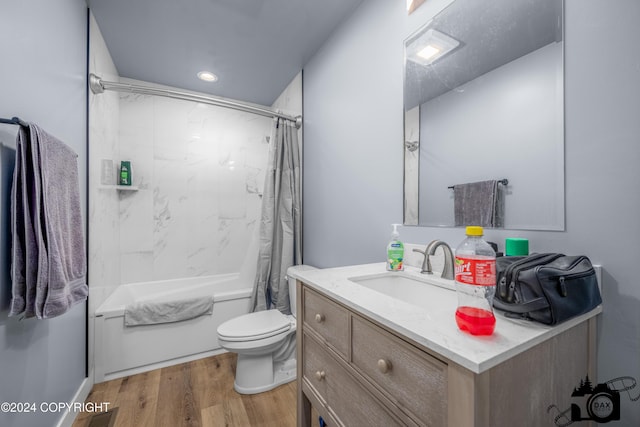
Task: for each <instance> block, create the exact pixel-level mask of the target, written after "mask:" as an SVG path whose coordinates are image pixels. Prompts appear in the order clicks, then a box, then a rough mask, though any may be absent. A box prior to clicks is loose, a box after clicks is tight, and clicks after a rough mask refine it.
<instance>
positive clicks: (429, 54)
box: [416, 45, 440, 59]
mask: <svg viewBox="0 0 640 427" xmlns="http://www.w3.org/2000/svg"><path fill="white" fill-rule="evenodd" d="M439 53H440V49H438V48H437V47H435V46H433V45H428V46H427V47H425V48H424V49H422V50H421V51H420V52H418V53H417V54H416V55H418V56H419V57H420V58H424V59H431V58H433V57H434V56H436V55H437V54H439Z"/></svg>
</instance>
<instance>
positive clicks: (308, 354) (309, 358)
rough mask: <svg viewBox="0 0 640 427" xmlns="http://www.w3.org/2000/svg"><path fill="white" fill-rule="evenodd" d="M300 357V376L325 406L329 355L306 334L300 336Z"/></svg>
mask: <svg viewBox="0 0 640 427" xmlns="http://www.w3.org/2000/svg"><path fill="white" fill-rule="evenodd" d="M298 345H302V357H303V358H304V366H303V373H302V375H303V376H304V378H305V379H306V380H307V382H308V383H309V384H310V385H311V386H312V387H313V388H314V389H315V392H316V394H317V395H318V397H320V399H321V400H322V401H323V402H322V403H324V404H326V401H327V381H326V380H325V378H326V373H327V369H328V367H327V365H328V362H327V359H328V357H329V355H328V354H327V352H326V351H324V349H323V348H322V347H321V345H320V344H318V342H317V341H316V340H314V339H313V338H309V336H308V335H307V334H303V335H302V343H301V344H300V343H299V344H298Z"/></svg>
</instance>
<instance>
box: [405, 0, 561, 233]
mask: <svg viewBox="0 0 640 427" xmlns="http://www.w3.org/2000/svg"><path fill="white" fill-rule="evenodd" d="M562 11H563V2H562V1H561V0H486V1H481V2H480V1H477V0H455V1H454V2H453V3H451V4H450V5H449V6H448V7H447V8H445V9H444V10H443V11H442V12H441V13H440V14H438V15H437V16H436V17H434V18H433V19H432V20H431V21H430V22H429V23H428V24H427V25H426V26H425V27H423V28H421V29H420V30H418V31H417V32H416V33H415V34H413V35H412V36H411V37H409V38H408V39H407V40H406V42H405V82H404V113H405V130H404V131H405V138H404V154H405V165H404V170H405V176H404V184H405V185H404V187H405V188H404V190H405V200H404V214H405V221H404V222H405V224H406V225H420V226H447V227H451V226H456V223H455V218H454V209H459V208H458V207H457V206H456V207H454V191H453V190H452V187H453V186H457V185H463V184H468V183H474V182H478V181H485V180H501V179H507V180H508V182H509V183H508V185H506V186H502V185H499V186H498V187H499V191H501V192H502V193H501V194H500V197H501V198H502V201H503V206H502V208H501V209H503V212H502V213H501V214H503V215H504V218H503V226H504V228H506V229H524V230H563V229H564V87H563V83H564V78H563V30H562V22H563V20H562ZM457 225H468V224H457Z"/></svg>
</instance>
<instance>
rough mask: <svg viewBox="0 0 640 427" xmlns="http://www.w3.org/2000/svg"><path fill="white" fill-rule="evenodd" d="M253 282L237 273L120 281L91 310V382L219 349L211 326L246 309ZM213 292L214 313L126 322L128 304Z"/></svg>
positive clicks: (158, 366) (134, 372)
mask: <svg viewBox="0 0 640 427" xmlns="http://www.w3.org/2000/svg"><path fill="white" fill-rule="evenodd" d="M252 287H253V284H252V283H246V282H245V283H242V282H241V279H240V277H239V275H238V274H224V275H217V276H207V277H194V278H188V279H178V280H164V281H157V282H142V283H132V284H125V285H120V286H118V288H116V290H115V291H114V292H113V293H112V294H111V295H110V296H109V297H108V298H107V299H106V300H105V301H104V303H103V304H102V305H101V306H100V307H98V309H97V310H96V313H95V374H94V375H95V378H94V380H95V382H96V383H99V382H102V381H107V380H111V379H114V378H119V377H123V376H127V375H132V374H137V373H140V372H145V371H149V370H152V369H157V368H161V367H165V366H169V365H173V364H177V363H182V362H188V361H191V360H195V359H199V358H202V357H207V356H212V355H215V354H219V353H223V352H224V350H223V349H222V348H221V347H220V345H219V344H218V338H217V334H216V330H217V329H218V326H219V325H220V324H221V323H223V322H225V321H226V320H228V319H231V318H233V317H236V316H239V315H242V314H245V313H247V312H248V311H249V300H250V297H251V292H252ZM200 295H202V296H207V295H213V301H214V303H213V314H212V315H205V316H200V317H197V318H195V319H191V320H185V321H182V322H175V323H164V324H158V325H144V326H133V327H125V325H124V310H125V307H126V306H127V305H129V304H133V303H136V302H142V301H149V300H162V301H166V300H171V299H174V298H180V299H182V298H188V297H195V296H200Z"/></svg>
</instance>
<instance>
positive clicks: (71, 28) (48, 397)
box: [0, 0, 87, 427]
mask: <svg viewBox="0 0 640 427" xmlns="http://www.w3.org/2000/svg"><path fill="white" fill-rule="evenodd" d="M0 10H1V11H2V12H1V13H0V40H1V41H2V48H0V58H1V61H2V62H1V64H2V66H0V117H5V118H10V117H12V116H19V117H21V118H22V119H24V120H27V121H33V122H35V123H37V124H39V125H40V126H42V127H43V128H44V129H45V130H47V131H48V132H49V133H51V134H52V135H55V136H56V137H58V138H59V139H60V140H62V141H64V142H66V143H67V144H68V145H69V146H71V147H72V148H73V149H74V150H75V151H76V152H77V153H78V155H79V157H78V164H79V167H80V171H79V172H80V180H81V188H80V192H81V195H82V197H83V200H82V206H83V208H84V207H85V206H86V198H85V197H84V196H85V192H86V185H85V184H86V176H87V175H86V113H85V111H86V100H85V97H86V90H85V87H86V78H85V73H86V71H85V70H86V49H87V34H86V32H87V31H86V27H87V7H86V3H85V2H84V0H60V1H55V2H51V1H46V0H27V1H25V0H23V1H8V0H1V1H0ZM16 132H17V128H16V127H15V126H10V125H0V197H1V198H2V200H1V203H0V206H1V209H0V402H6V401H8V402H34V403H36V405H37V407H38V409H39V405H40V403H42V402H69V401H70V400H71V399H72V397H73V396H74V394H75V393H76V392H77V391H78V388H79V387H80V385H81V383H82V381H83V379H84V375H85V343H86V339H85V310H86V308H85V304H80V305H77V306H76V307H74V308H73V309H72V310H71V311H70V312H68V313H66V314H64V315H62V316H60V317H58V318H54V319H51V320H36V319H28V320H22V321H19V320H18V319H17V318H13V317H11V318H8V317H7V313H8V305H9V301H10V298H11V281H10V277H9V264H10V258H9V247H10V236H9V215H10V213H9V192H10V186H11V176H12V173H13V162H14V159H15V135H16ZM83 216H84V218H86V212H83ZM81 226H83V227H84V225H81ZM62 415H63V414H62V413H42V412H40V411H39V410H38V412H37V413H34V414H12V413H3V412H0V425H2V426H3V427H11V426H33V427H36V426H43V427H45V426H46V427H50V426H52V425H55V424H56V422H57V421H58V419H60V417H61V416H62Z"/></svg>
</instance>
